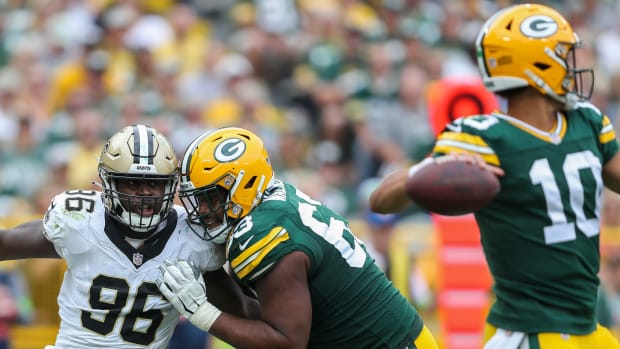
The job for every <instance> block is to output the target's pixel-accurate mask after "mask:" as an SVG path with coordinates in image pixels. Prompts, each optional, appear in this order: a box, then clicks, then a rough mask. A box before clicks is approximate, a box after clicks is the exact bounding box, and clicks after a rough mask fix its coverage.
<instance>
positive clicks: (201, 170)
mask: <svg viewBox="0 0 620 349" xmlns="http://www.w3.org/2000/svg"><path fill="white" fill-rule="evenodd" d="M273 178H274V174H273V168H272V167H271V162H270V161H269V155H268V153H267V150H266V149H265V146H264V144H263V142H262V140H261V139H260V138H258V136H257V135H255V134H254V133H252V132H250V131H248V130H246V129H242V128H236V127H225V128H219V129H215V130H213V131H210V132H207V133H204V134H203V135H201V136H199V137H198V138H196V139H195V140H194V141H193V142H192V143H191V144H190V145H189V147H188V148H187V150H186V151H185V155H184V156H183V160H182V162H181V184H180V189H179V197H180V198H181V202H182V203H183V206H184V207H185V209H186V210H187V213H188V222H189V223H190V226H191V227H192V229H193V230H194V232H195V233H196V234H198V236H200V237H201V238H203V239H205V240H211V241H213V242H214V243H218V244H221V243H224V242H225V241H226V238H227V237H228V235H229V233H230V230H231V228H232V226H233V225H234V224H235V223H236V222H237V221H238V220H239V219H241V218H243V217H245V216H247V215H248V214H249V213H250V211H252V209H253V208H254V207H256V205H258V203H260V201H261V199H262V197H263V193H264V192H265V189H266V188H267V187H268V186H269V184H270V182H271V181H272V180H273Z"/></svg>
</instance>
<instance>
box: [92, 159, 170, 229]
mask: <svg viewBox="0 0 620 349" xmlns="http://www.w3.org/2000/svg"><path fill="white" fill-rule="evenodd" d="M99 171H100V177H101V178H102V182H103V184H102V187H103V194H104V197H105V200H106V201H107V202H109V203H110V207H111V209H110V212H109V213H110V216H111V217H113V218H115V219H116V220H117V221H119V222H120V223H122V224H123V225H125V226H127V227H129V228H130V229H131V231H125V234H126V235H127V236H129V237H131V238H136V239H140V238H146V237H148V236H149V235H150V233H151V231H152V230H154V229H155V228H156V227H157V226H158V225H159V223H161V222H162V221H163V220H164V219H165V218H166V217H167V216H168V214H169V213H170V210H171V209H172V205H173V201H174V192H175V188H176V184H177V176H176V174H174V175H168V176H165V175H164V176H156V175H150V176H149V175H139V174H127V173H113V172H110V171H108V170H106V169H105V168H100V170H99ZM122 182H125V183H126V184H125V186H141V185H148V186H149V187H151V188H152V191H153V192H159V191H161V193H162V194H161V195H150V194H149V195H140V194H129V193H126V192H124V191H123V190H121V189H119V187H120V183H122ZM134 232H135V233H134Z"/></svg>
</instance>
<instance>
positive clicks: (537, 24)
mask: <svg viewBox="0 0 620 349" xmlns="http://www.w3.org/2000/svg"><path fill="white" fill-rule="evenodd" d="M519 28H520V29H521V33H523V35H525V36H527V37H530V38H538V39H540V38H546V37H549V36H551V35H553V34H555V33H557V31H558V28H559V25H558V23H557V22H556V21H555V20H554V19H553V18H551V17H549V16H545V15H536V16H531V17H528V18H526V19H525V20H524V21H523V22H521V26H520V27H519Z"/></svg>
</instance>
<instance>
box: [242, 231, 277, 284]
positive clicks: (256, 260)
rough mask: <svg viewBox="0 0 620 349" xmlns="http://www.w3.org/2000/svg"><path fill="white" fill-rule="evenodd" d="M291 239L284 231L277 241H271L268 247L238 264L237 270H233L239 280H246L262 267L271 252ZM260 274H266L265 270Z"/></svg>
mask: <svg viewBox="0 0 620 349" xmlns="http://www.w3.org/2000/svg"><path fill="white" fill-rule="evenodd" d="M288 239H289V235H288V232H287V231H286V230H285V229H282V234H279V235H278V236H277V237H276V238H275V239H273V240H271V241H270V242H269V243H268V244H267V245H265V246H264V247H263V248H261V249H260V250H259V251H257V252H256V253H255V254H253V255H251V256H250V257H248V258H246V259H245V260H244V261H243V262H242V263H241V264H238V265H237V267H236V268H233V269H234V271H235V274H237V276H238V277H239V279H243V278H245V277H246V276H247V275H248V274H250V273H251V272H252V271H253V270H254V269H256V267H257V266H259V265H260V263H261V262H262V260H263V258H265V256H266V255H267V254H268V253H269V252H271V250H273V249H274V248H275V247H276V246H278V245H279V244H280V243H281V242H282V241H286V240H288ZM260 272H261V273H262V272H264V269H262V270H260Z"/></svg>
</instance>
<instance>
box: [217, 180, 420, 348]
mask: <svg viewBox="0 0 620 349" xmlns="http://www.w3.org/2000/svg"><path fill="white" fill-rule="evenodd" d="M226 250H227V256H228V260H229V262H230V266H231V268H232V270H233V271H234V274H235V275H236V276H237V277H238V279H239V280H240V282H241V283H242V284H244V285H245V286H248V287H250V288H253V286H254V285H255V283H256V282H257V280H259V279H260V278H261V277H262V276H263V275H265V274H266V273H268V272H269V271H270V270H271V269H272V268H273V267H274V266H275V265H276V264H277V263H278V262H279V261H280V259H281V258H283V257H284V256H285V255H287V254H289V253H291V252H293V251H301V252H303V253H305V254H306V255H307V256H308V257H309V259H310V267H309V270H308V285H309V289H310V295H311V299H312V327H311V333H310V339H309V343H308V348H321V349H329V348H340V349H342V348H398V349H404V348H407V347H409V348H412V347H413V346H412V343H413V341H414V339H416V338H417V337H418V336H419V335H420V333H421V331H422V328H423V322H422V319H421V318H420V317H419V315H418V313H417V312H416V311H415V309H414V308H413V307H412V306H411V305H410V304H409V303H408V302H407V299H406V298H405V297H403V296H402V295H401V294H400V293H399V291H398V290H397V289H396V288H395V287H394V286H392V284H391V282H390V281H389V280H388V279H387V278H386V277H385V275H384V273H383V272H382V271H381V270H380V269H379V268H378V267H377V266H376V265H375V263H374V262H373V260H372V259H371V258H370V257H369V256H368V254H367V253H366V250H365V248H364V246H363V244H362V243H361V242H360V241H359V240H358V239H357V238H356V237H355V236H354V235H353V234H352V233H351V231H350V229H349V225H348V223H347V222H346V221H345V220H344V219H343V218H342V217H340V216H339V215H337V214H336V213H334V212H333V211H331V210H330V209H328V208H327V207H326V206H323V205H322V204H321V203H320V202H318V201H316V200H313V199H311V198H310V197H308V196H307V195H306V194H304V193H303V192H301V191H299V190H298V189H297V188H295V187H294V186H291V185H289V184H285V183H283V182H281V181H279V180H276V181H275V184H274V185H272V186H271V187H270V188H268V189H267V191H266V192H265V195H264V197H263V201H262V202H261V204H260V205H258V206H257V207H256V208H255V209H254V210H253V211H252V212H251V213H250V214H249V215H248V216H246V217H244V218H243V219H242V220H241V221H240V222H239V223H238V224H237V226H236V227H235V229H234V232H233V234H232V235H231V236H230V238H229V240H228V242H227V248H226Z"/></svg>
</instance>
